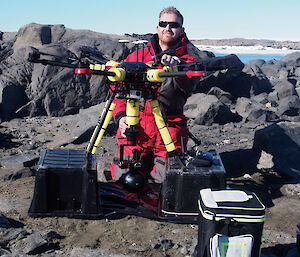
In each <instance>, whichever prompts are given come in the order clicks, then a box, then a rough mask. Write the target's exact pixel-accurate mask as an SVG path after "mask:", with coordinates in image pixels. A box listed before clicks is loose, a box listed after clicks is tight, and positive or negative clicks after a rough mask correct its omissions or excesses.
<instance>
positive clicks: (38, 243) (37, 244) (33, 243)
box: [20, 232, 48, 254]
mask: <svg viewBox="0 0 300 257" xmlns="http://www.w3.org/2000/svg"><path fill="white" fill-rule="evenodd" d="M23 243H24V245H23V249H22V251H20V252H24V253H25V254H37V253H42V252H44V251H45V250H46V248H45V246H46V245H47V241H46V240H45V239H44V238H43V237H42V235H41V233H39V232H33V233H32V234H31V235H29V236H28V237H26V238H25V239H24V242H23ZM47 250H48V249H47Z"/></svg>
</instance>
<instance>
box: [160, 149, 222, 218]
mask: <svg viewBox="0 0 300 257" xmlns="http://www.w3.org/2000/svg"><path fill="white" fill-rule="evenodd" d="M207 154H208V155H210V156H211V162H210V163H207V162H206V160H201V159H198V161H197V164H196V165H187V166H184V167H181V168H179V169H172V167H170V168H169V170H168V172H167V174H166V179H165V180H164V182H163V184H162V199H161V201H162V207H161V216H163V217H165V218H166V219H172V217H174V219H175V220H177V221H180V219H182V221H183V222H184V220H186V221H189V222H197V216H198V213H199V211H198V206H197V203H198V199H199V197H198V195H199V190H200V189H203V188H215V189H224V188H225V187H226V180H225V175H226V174H225V173H226V172H225V169H224V166H223V164H222V161H221V158H220V156H219V154H218V152H217V151H216V150H212V151H209V152H207Z"/></svg>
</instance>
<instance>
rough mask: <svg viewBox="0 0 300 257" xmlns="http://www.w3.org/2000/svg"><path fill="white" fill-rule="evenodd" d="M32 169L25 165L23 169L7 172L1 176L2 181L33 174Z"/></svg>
mask: <svg viewBox="0 0 300 257" xmlns="http://www.w3.org/2000/svg"><path fill="white" fill-rule="evenodd" d="M34 173H35V172H34V171H33V169H31V168H29V167H25V168H23V169H20V170H17V171H15V172H12V173H7V174H5V175H4V176H3V180H4V181H9V180H10V181H14V180H17V179H19V178H27V177H31V176H33V175H34Z"/></svg>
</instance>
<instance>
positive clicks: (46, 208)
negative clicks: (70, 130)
mask: <svg viewBox="0 0 300 257" xmlns="http://www.w3.org/2000/svg"><path fill="white" fill-rule="evenodd" d="M97 192H98V190H97V173H96V164H95V159H94V156H93V155H89V154H88V153H87V152H85V151H83V150H71V149H56V150H43V151H42V153H41V156H40V160H39V163H38V167H37V172H36V178H35V188H34V195H33V199H32V202H31V206H30V209H29V211H28V214H29V216H31V217H45V216H64V217H71V218H97V217H98V216H100V215H101V213H100V209H99V203H98V194H97Z"/></svg>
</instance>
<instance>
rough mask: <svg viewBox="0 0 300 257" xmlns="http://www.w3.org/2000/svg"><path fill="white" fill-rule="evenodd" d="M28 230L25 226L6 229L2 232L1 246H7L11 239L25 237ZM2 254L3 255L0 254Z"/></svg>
mask: <svg viewBox="0 0 300 257" xmlns="http://www.w3.org/2000/svg"><path fill="white" fill-rule="evenodd" d="M27 234H28V232H27V231H26V230H25V229H24V228H12V229H6V231H3V232H2V233H1V234H0V246H6V245H7V244H8V243H9V242H10V241H12V240H15V239H18V240H20V239H22V238H24V237H25V236H26V235H27ZM0 256H1V255H0Z"/></svg>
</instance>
